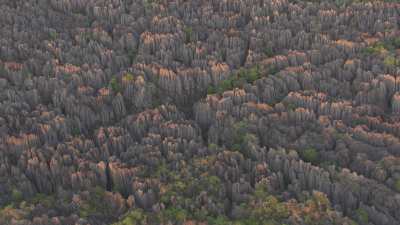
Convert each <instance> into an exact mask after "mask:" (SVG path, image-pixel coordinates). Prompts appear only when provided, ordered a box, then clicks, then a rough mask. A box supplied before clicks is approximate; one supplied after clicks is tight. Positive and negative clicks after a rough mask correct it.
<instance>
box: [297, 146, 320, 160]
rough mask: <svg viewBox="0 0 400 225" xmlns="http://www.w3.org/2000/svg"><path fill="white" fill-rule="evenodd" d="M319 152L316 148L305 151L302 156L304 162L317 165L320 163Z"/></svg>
mask: <svg viewBox="0 0 400 225" xmlns="http://www.w3.org/2000/svg"><path fill="white" fill-rule="evenodd" d="M318 155H319V154H318V152H317V150H315V149H314V148H308V149H305V150H304V151H303V152H302V153H301V156H302V158H303V160H304V161H306V162H310V163H316V162H317V161H318Z"/></svg>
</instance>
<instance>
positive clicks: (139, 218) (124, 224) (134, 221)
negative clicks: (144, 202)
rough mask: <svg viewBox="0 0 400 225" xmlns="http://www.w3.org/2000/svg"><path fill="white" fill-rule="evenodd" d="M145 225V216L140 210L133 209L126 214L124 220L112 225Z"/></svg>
mask: <svg viewBox="0 0 400 225" xmlns="http://www.w3.org/2000/svg"><path fill="white" fill-rule="evenodd" d="M145 224H147V215H146V214H145V213H144V212H143V210H142V209H134V210H132V211H130V212H129V213H127V214H126V215H125V216H124V218H123V219H122V220H121V221H120V222H117V223H113V224H112V225H145Z"/></svg>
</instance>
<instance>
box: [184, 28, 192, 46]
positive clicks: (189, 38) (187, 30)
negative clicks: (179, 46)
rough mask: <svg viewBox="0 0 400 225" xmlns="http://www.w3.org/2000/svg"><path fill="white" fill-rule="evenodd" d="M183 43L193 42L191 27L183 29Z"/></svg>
mask: <svg viewBox="0 0 400 225" xmlns="http://www.w3.org/2000/svg"><path fill="white" fill-rule="evenodd" d="M183 31H184V32H185V43H190V42H191V41H192V40H193V29H192V28H191V27H185V28H184V29H183Z"/></svg>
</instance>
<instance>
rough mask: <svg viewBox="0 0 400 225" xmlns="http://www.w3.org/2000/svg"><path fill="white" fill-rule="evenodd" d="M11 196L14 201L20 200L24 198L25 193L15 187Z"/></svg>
mask: <svg viewBox="0 0 400 225" xmlns="http://www.w3.org/2000/svg"><path fill="white" fill-rule="evenodd" d="M11 197H12V199H13V201H14V202H20V201H22V200H23V195H22V192H21V191H19V190H18V189H13V190H12V193H11Z"/></svg>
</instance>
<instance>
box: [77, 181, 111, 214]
mask: <svg viewBox="0 0 400 225" xmlns="http://www.w3.org/2000/svg"><path fill="white" fill-rule="evenodd" d="M89 193H90V196H89V199H86V200H85V201H83V202H82V204H81V205H80V206H79V215H80V216H81V217H84V218H86V217H89V216H93V215H102V216H110V217H113V216H114V215H112V214H111V210H110V208H109V207H110V206H109V205H107V204H104V196H105V190H104V189H103V188H101V187H95V188H93V189H92V190H90V191H89Z"/></svg>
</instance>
